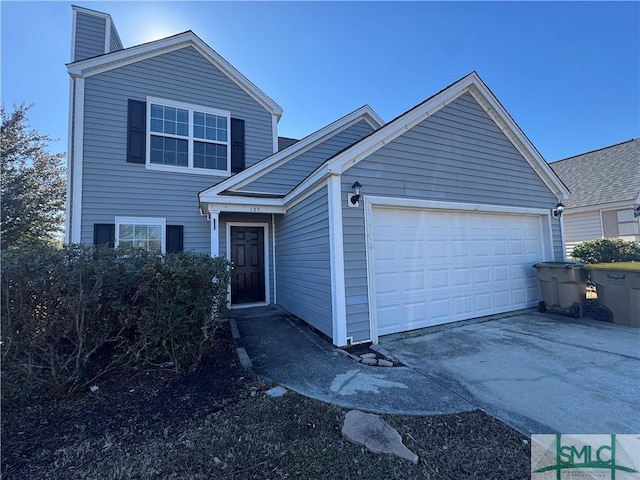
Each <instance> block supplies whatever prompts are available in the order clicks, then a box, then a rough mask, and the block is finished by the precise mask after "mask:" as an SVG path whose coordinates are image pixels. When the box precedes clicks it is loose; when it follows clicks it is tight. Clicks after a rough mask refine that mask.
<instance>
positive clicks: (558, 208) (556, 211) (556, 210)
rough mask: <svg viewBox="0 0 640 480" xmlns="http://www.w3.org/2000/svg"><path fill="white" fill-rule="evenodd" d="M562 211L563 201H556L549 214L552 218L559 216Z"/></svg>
mask: <svg viewBox="0 0 640 480" xmlns="http://www.w3.org/2000/svg"><path fill="white" fill-rule="evenodd" d="M562 212H564V203H562V202H558V203H557V204H556V206H555V207H554V208H553V210H551V215H553V218H560V217H561V216H562Z"/></svg>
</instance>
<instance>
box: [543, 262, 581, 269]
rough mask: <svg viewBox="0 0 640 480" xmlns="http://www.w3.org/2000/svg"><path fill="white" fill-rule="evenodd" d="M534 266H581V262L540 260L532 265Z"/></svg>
mask: <svg viewBox="0 0 640 480" xmlns="http://www.w3.org/2000/svg"><path fill="white" fill-rule="evenodd" d="M534 267H536V268H540V267H543V268H582V267H584V263H583V262H540V263H536V264H535V265H534Z"/></svg>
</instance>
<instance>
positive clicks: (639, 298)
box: [585, 262, 640, 327]
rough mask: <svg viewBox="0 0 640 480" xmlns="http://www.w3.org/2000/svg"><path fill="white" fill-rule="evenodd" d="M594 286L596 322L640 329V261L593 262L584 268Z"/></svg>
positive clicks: (593, 311) (594, 315) (593, 310)
mask: <svg viewBox="0 0 640 480" xmlns="http://www.w3.org/2000/svg"><path fill="white" fill-rule="evenodd" d="M585 268H587V269H588V271H589V276H590V277H591V281H592V282H593V283H595V284H596V292H597V293H598V306H597V307H595V308H593V309H592V312H591V316H592V317H593V318H595V319H596V320H602V321H609V322H613V323H617V324H620V325H630V326H632V327H640V262H620V263H595V264H590V265H586V266H585Z"/></svg>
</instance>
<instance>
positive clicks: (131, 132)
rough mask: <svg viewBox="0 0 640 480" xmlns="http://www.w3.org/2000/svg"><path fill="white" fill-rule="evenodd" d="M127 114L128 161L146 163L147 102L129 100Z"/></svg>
mask: <svg viewBox="0 0 640 480" xmlns="http://www.w3.org/2000/svg"><path fill="white" fill-rule="evenodd" d="M128 107H129V108H128V115H127V162H130V163H145V161H146V156H147V155H146V139H147V102H141V101H140V100H131V99H130V100H129V105H128Z"/></svg>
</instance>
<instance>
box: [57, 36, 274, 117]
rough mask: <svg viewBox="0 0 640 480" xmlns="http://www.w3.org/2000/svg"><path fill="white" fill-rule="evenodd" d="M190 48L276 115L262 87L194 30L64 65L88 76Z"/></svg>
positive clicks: (74, 74) (73, 72) (271, 102)
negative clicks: (237, 68)
mask: <svg viewBox="0 0 640 480" xmlns="http://www.w3.org/2000/svg"><path fill="white" fill-rule="evenodd" d="M186 47H193V48H195V49H196V50H197V51H198V52H199V53H200V54H201V55H202V56H203V57H205V58H206V59H207V60H209V61H210V62H211V63H212V64H213V65H215V66H216V67H217V68H218V69H220V70H221V71H222V72H223V73H224V74H225V75H226V76H227V77H229V78H230V79H231V80H232V81H233V82H234V83H235V84H236V85H238V86H239V87H240V88H242V89H243V90H244V91H245V92H246V93H247V94H249V95H250V96H251V97H253V98H254V100H256V101H257V102H258V103H260V104H261V105H262V106H263V107H264V108H265V109H266V110H268V111H269V112H271V114H272V115H275V116H276V117H278V118H280V117H281V116H282V107H280V105H278V104H277V103H276V102H274V101H273V100H272V99H271V98H269V97H268V96H267V95H266V94H265V93H264V92H263V91H262V90H260V89H259V88H258V87H257V86H256V85H254V84H253V83H252V82H251V81H250V80H249V79H248V78H247V77H245V76H244V75H242V73H240V72H239V71H238V70H236V69H235V67H233V65H231V64H230V63H229V62H227V61H226V60H225V59H224V58H222V57H221V56H220V55H219V54H218V53H217V52H216V51H214V50H213V49H212V48H211V47H209V46H208V45H207V44H206V43H205V42H203V41H202V40H201V39H200V38H199V37H198V36H197V35H196V34H195V33H193V32H191V31H188V32H184V33H180V34H178V35H174V36H172V37H167V38H163V39H161V40H156V41H153V42H149V43H145V44H142V45H137V46H135V47H130V48H127V49H124V50H118V51H116V52H112V53H108V54H105V55H101V56H99V57H95V58H89V59H87V60H82V61H79V62H75V63H70V64H68V65H67V70H68V72H69V74H70V75H71V76H72V77H85V78H86V77H90V76H93V75H97V74H99V73H103V72H107V71H109V70H113V69H114V68H119V67H122V66H125V65H129V64H132V63H136V62H139V61H142V60H147V59H149V58H153V57H155V56H158V55H161V54H164V53H169V52H172V51H175V50H179V49H181V48H186Z"/></svg>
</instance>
